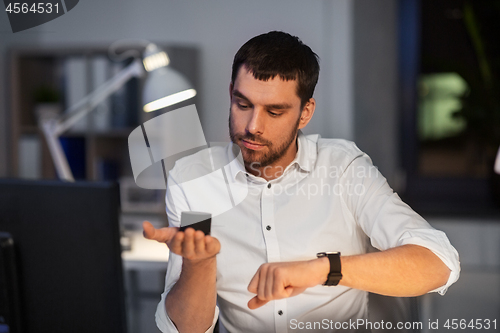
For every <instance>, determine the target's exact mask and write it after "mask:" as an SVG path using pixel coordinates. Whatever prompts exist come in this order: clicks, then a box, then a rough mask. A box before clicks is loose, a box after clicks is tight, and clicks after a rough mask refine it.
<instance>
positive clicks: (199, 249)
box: [194, 230, 205, 255]
mask: <svg viewBox="0 0 500 333" xmlns="http://www.w3.org/2000/svg"><path fill="white" fill-rule="evenodd" d="M194 252H195V253H196V255H205V234H204V233H203V231H200V230H197V231H196V232H195V233H194Z"/></svg>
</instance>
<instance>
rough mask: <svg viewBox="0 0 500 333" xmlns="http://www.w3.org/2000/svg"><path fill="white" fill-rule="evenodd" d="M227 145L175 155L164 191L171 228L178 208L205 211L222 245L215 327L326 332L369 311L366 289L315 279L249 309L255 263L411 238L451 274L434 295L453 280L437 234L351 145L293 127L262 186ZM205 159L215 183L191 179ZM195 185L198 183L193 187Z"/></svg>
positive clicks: (454, 257) (201, 171)
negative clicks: (282, 165) (287, 146)
mask: <svg viewBox="0 0 500 333" xmlns="http://www.w3.org/2000/svg"><path fill="white" fill-rule="evenodd" d="M232 146H233V145H232V144H229V145H228V147H227V148H222V147H214V148H210V149H207V150H205V151H202V152H200V153H197V154H194V155H191V156H188V157H186V158H183V159H181V160H179V161H178V162H177V163H176V166H175V167H174V169H173V170H172V171H171V172H170V175H169V189H168V190H167V214H168V218H169V222H170V225H171V226H179V225H180V221H179V219H180V215H181V211H202V212H211V213H212V214H213V217H212V231H211V234H212V236H214V237H216V238H217V239H218V240H219V241H220V243H221V250H220V253H219V254H218V255H217V308H216V309H215V313H214V322H213V323H214V324H215V322H216V320H217V317H218V316H219V315H220V326H221V328H220V330H221V332H232V333H239V332H245V333H252V332H255V333H263V332H277V333H284V332H300V331H301V330H300V329H299V328H300V327H304V330H305V331H307V332H313V331H320V332H335V331H336V330H335V325H334V323H335V322H338V323H344V322H349V320H351V322H352V321H355V320H356V319H358V318H361V319H366V318H367V317H368V313H367V312H368V304H367V297H368V294H367V292H365V291H361V290H357V289H352V288H348V287H345V286H341V285H339V286H335V287H328V286H322V285H318V286H316V287H313V288H309V289H307V290H305V291H304V292H303V293H302V294H300V295H297V296H294V297H290V298H286V299H281V300H275V301H271V302H269V303H267V304H266V305H264V306H262V307H260V308H258V309H255V310H250V309H249V308H248V306H247V302H248V301H249V300H250V299H251V298H252V297H254V296H255V295H254V294H252V293H250V292H248V291H247V287H248V284H249V282H250V280H251V279H252V277H253V276H254V274H255V272H256V271H257V269H258V268H259V266H260V265H261V264H263V263H270V262H286V261H297V260H310V259H314V258H316V254H317V253H318V252H325V251H340V252H341V253H342V256H349V255H356V254H363V253H366V252H367V251H368V249H369V247H370V245H369V244H370V242H371V245H372V246H373V247H375V248H377V249H379V250H386V249H389V248H393V247H396V246H400V245H404V244H417V245H421V246H424V247H426V248H428V249H430V250H431V251H432V252H434V253H435V254H436V255H437V256H438V257H439V258H440V259H441V260H442V261H443V262H444V263H445V264H446V265H447V266H448V267H449V269H450V270H451V274H450V277H449V279H448V282H447V283H446V284H445V285H444V286H442V287H440V288H438V289H436V290H434V291H437V292H439V293H441V294H444V293H445V292H446V290H447V288H448V287H449V286H450V285H451V284H452V283H454V282H455V281H456V280H457V279H458V277H459V272H460V265H459V261H458V253H457V252H456V250H455V249H454V248H453V246H451V244H450V242H449V241H448V238H447V237H446V235H445V234H444V233H443V232H442V231H438V230H435V229H433V228H432V227H431V226H430V225H429V224H428V223H427V222H426V221H425V220H424V219H423V218H422V217H420V216H419V215H418V214H416V213H415V212H414V211H413V210H412V209H411V208H410V207H409V206H408V205H406V204H405V203H403V202H402V201H401V199H400V198H399V196H398V195H397V194H396V193H394V192H393V191H392V189H391V188H390V187H389V185H388V184H387V182H386V179H385V178H384V177H383V176H382V175H381V174H380V173H379V172H378V170H377V169H376V167H374V166H373V164H372V162H371V160H370V158H369V157H368V156H367V155H366V154H364V153H363V152H361V151H360V150H359V149H358V148H357V147H356V145H355V144H354V143H352V142H349V141H345V140H339V139H321V138H319V136H318V135H310V136H305V135H304V134H302V133H301V132H299V136H298V152H297V155H296V158H295V159H294V160H293V162H292V163H291V164H290V165H289V166H288V167H287V168H286V169H285V171H284V173H283V174H282V175H281V176H280V177H279V178H276V179H274V180H271V181H270V182H268V181H266V180H265V179H264V178H261V177H256V176H253V175H252V174H250V173H247V172H246V170H245V168H244V166H243V165H242V164H241V162H240V161H239V160H238V159H235V158H234V153H233V150H232V149H231V148H233V147H232ZM214 157H215V159H216V160H225V161H226V165H225V166H224V167H223V168H219V171H220V169H223V171H224V172H223V173H222V175H221V173H220V172H219V173H218V176H217V177H215V178H214V177H212V178H213V179H218V180H219V181H221V180H222V186H218V185H214V184H215V181H214V182H211V181H210V180H208V181H206V182H205V181H204V180H203V177H198V178H196V177H193V176H192V175H193V171H194V174H198V175H209V174H210V172H212V175H215V174H216V170H215V169H214V166H213V160H214ZM186 174H189V176H185V175H186ZM193 178H196V179H193ZM206 178H207V179H208V178H209V177H208V176H207V177H206ZM181 179H182V181H179V180H181ZM196 182H198V183H196ZM203 182H205V183H206V186H205V185H200V184H202V183H203ZM228 193H229V194H228ZM242 194H244V195H242ZM181 265H182V258H181V257H180V256H178V255H176V254H173V253H170V257H169V262H168V270H167V276H166V282H165V292H164V293H163V294H162V297H161V301H160V303H159V305H158V309H157V312H156V322H157V325H158V327H159V328H160V330H161V331H162V332H177V330H176V328H175V326H174V325H173V323H172V322H171V320H170V319H169V317H168V314H167V312H166V309H165V298H166V295H167V294H168V292H169V291H170V289H171V288H172V287H173V285H174V284H175V282H176V281H177V280H178V278H179V275H180V271H181ZM219 311H220V314H219ZM325 320H326V321H325ZM308 322H309V323H318V322H319V323H321V325H322V326H321V329H318V330H306V329H305V328H306V326H305V325H307V323H308ZM300 323H302V326H300V325H301V324H300ZM326 323H328V325H327V324H326ZM337 325H340V324H337ZM344 325H345V324H344ZM213 326H214V325H212V327H211V328H210V329H208V330H207V332H212V330H213ZM327 326H328V327H327ZM315 327H318V326H315ZM337 327H339V326H337ZM344 327H345V326H344ZM351 328H352V326H351ZM349 331H350V330H342V332H349ZM352 331H353V332H354V331H356V332H361V331H363V329H362V328H360V327H358V328H357V330H352Z"/></svg>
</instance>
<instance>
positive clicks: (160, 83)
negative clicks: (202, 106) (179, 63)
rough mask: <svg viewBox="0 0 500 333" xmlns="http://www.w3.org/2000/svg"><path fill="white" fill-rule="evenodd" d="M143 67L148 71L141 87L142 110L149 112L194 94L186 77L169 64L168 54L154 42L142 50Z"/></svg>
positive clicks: (194, 91)
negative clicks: (142, 87)
mask: <svg viewBox="0 0 500 333" xmlns="http://www.w3.org/2000/svg"><path fill="white" fill-rule="evenodd" d="M143 63H144V67H145V69H146V71H147V72H148V76H147V78H146V82H145V83H144V89H143V99H142V100H143V103H144V111H145V112H151V111H155V110H158V109H162V108H164V107H167V106H170V105H173V104H176V103H180V102H182V101H185V100H187V99H189V98H192V97H194V96H196V90H194V89H193V87H192V86H191V84H190V83H189V82H188V81H187V80H186V78H185V77H184V76H183V75H182V74H181V73H179V72H178V71H176V70H175V69H173V68H172V67H170V66H169V64H170V59H169V57H168V55H167V54H166V53H165V52H164V51H162V50H160V49H159V48H158V47H157V46H156V45H155V44H149V45H148V46H147V47H146V50H145V51H144V60H143Z"/></svg>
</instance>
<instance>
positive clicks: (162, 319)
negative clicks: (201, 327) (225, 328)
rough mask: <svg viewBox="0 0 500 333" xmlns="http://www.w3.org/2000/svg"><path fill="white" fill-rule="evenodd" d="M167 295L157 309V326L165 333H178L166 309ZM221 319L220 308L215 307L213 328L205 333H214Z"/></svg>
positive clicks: (164, 295)
mask: <svg viewBox="0 0 500 333" xmlns="http://www.w3.org/2000/svg"><path fill="white" fill-rule="evenodd" d="M166 295H167V293H164V294H163V295H162V296H161V301H160V303H158V307H157V308H156V315H155V320H156V326H158V328H159V329H160V331H162V332H163V333H178V332H179V331H178V330H177V327H175V325H174V323H173V322H172V320H171V319H170V317H169V316H168V313H167V309H166V308H165V298H166ZM218 318H219V307H218V306H216V307H215V313H214V319H213V320H212V326H210V327H209V328H208V329H207V330H206V331H205V333H213V331H214V328H215V324H216V323H217V319H218Z"/></svg>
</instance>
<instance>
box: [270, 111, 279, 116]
mask: <svg viewBox="0 0 500 333" xmlns="http://www.w3.org/2000/svg"><path fill="white" fill-rule="evenodd" d="M268 112H269V114H270V115H271V116H272V117H277V116H279V115H280V113H276V112H272V111H268Z"/></svg>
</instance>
